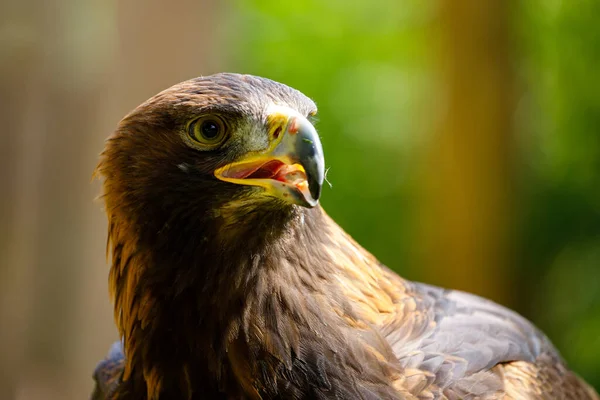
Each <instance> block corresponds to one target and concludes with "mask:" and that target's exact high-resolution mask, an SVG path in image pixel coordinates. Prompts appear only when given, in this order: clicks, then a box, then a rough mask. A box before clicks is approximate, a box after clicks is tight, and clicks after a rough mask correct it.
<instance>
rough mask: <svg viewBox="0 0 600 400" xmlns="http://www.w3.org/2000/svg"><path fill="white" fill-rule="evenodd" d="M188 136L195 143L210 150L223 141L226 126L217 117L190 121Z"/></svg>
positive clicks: (225, 134) (212, 116) (225, 135)
mask: <svg viewBox="0 0 600 400" xmlns="http://www.w3.org/2000/svg"><path fill="white" fill-rule="evenodd" d="M188 134H189V136H190V138H192V140H194V141H195V142H197V143H199V144H201V145H203V146H205V147H208V148H210V149H212V148H215V147H217V146H219V145H220V144H221V143H223V142H224V141H225V139H226V137H227V125H226V124H225V122H224V121H223V120H222V119H221V118H220V117H218V116H214V115H211V116H205V117H200V118H198V119H196V120H194V121H192V123H191V124H190V126H189V128H188Z"/></svg>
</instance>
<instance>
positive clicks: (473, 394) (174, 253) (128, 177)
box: [93, 74, 598, 400]
mask: <svg viewBox="0 0 600 400" xmlns="http://www.w3.org/2000/svg"><path fill="white" fill-rule="evenodd" d="M315 113H316V107H315V105H314V103H313V102H312V101H311V100H310V99H308V98H307V97H306V96H304V95H303V94H301V93H300V92H298V91H296V90H294V89H291V88H289V87H287V86H285V85H282V84H280V83H276V82H273V81H271V80H268V79H264V78H259V77H254V76H249V75H237V74H217V75H213V76H207V77H202V78H197V79H192V80H190V81H187V82H183V83H180V84H178V85H175V86H173V87H171V88H169V89H167V90H165V91H164V92H162V93H159V94H158V95H156V96H154V97H153V98H151V99H150V100H148V101H147V102H145V103H144V104H142V105H140V106H139V107H138V108H137V109H135V110H134V111H133V112H132V113H130V114H129V115H127V116H126V117H125V118H124V119H123V120H122V121H121V123H120V124H119V126H118V127H117V129H116V131H115V133H114V134H113V135H112V136H111V137H110V138H109V140H108V141H107V143H106V148H105V149H104V151H103V153H102V155H101V159H100V164H99V166H98V174H99V175H100V176H101V177H102V179H103V184H104V186H103V188H104V189H103V199H104V202H105V205H106V212H107V216H108V220H109V244H108V246H109V251H110V253H111V255H112V257H111V260H112V266H111V272H110V280H109V284H110V289H111V293H112V297H113V300H114V307H115V319H116V324H117V327H118V329H119V333H120V336H121V338H122V340H121V341H120V342H119V343H116V344H115V345H114V346H113V348H112V349H111V351H110V353H109V355H108V356H107V358H106V359H105V360H104V361H102V362H101V363H100V364H99V365H98V367H97V368H96V372H95V374H94V376H95V379H96V382H97V384H96V389H95V392H94V394H93V399H98V400H100V399H135V400H138V399H149V400H158V399H206V398H211V399H213V398H214V399H288V398H290V399H330V398H331V399H573V400H575V399H577V400H581V399H597V398H598V396H597V394H596V393H595V392H594V390H593V389H592V388H591V387H589V386H588V385H586V383H585V382H583V381H582V380H581V379H579V378H578V377H577V376H576V375H575V374H574V373H573V372H571V371H570V370H569V369H568V368H567V367H566V365H565V363H564V361H563V360H562V359H561V358H560V356H559V354H558V352H557V351H556V349H555V348H554V347H553V346H552V344H551V343H550V342H549V340H548V339H547V338H546V337H545V336H544V335H543V333H541V332H540V331H539V330H537V329H536V328H535V327H534V326H533V325H532V324H531V323H529V322H528V321H527V320H525V319H524V318H522V317H521V316H519V315H518V314H516V313H514V312H512V311H510V310H508V309H506V308H503V307H501V306H499V305H497V304H495V303H493V302H491V301H488V300H485V299H482V298H479V297H477V296H474V295H470V294H467V293H463V292H458V291H453V290H445V289H441V288H437V287H433V286H429V285H426V284H421V283H415V282H410V281H406V280H404V279H402V278H400V277H399V276H398V275H396V274H395V273H394V272H392V271H390V270H389V269H387V268H386V267H385V266H383V265H382V264H381V263H379V262H378V261H377V259H376V258H375V257H374V256H372V255H371V254H369V253H368V252H367V251H365V250H364V249H363V248H361V247H360V246H359V245H358V244H357V243H356V242H354V241H353V240H352V238H350V237H349V236H348V235H347V234H346V233H345V232H344V231H343V230H342V229H341V228H340V227H339V226H338V225H337V224H336V223H335V222H334V221H333V220H331V219H330V218H329V217H328V216H327V215H326V214H325V212H324V211H323V209H322V208H321V207H320V206H319V205H318V201H319V197H320V194H321V185H322V184H323V179H324V157H323V149H322V147H321V143H320V140H319V136H318V134H317V132H316V130H315V128H314V126H313V124H312V118H313V116H314V115H315Z"/></svg>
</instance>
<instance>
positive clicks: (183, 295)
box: [109, 207, 339, 399]
mask: <svg viewBox="0 0 600 400" xmlns="http://www.w3.org/2000/svg"><path fill="white" fill-rule="evenodd" d="M109 218H110V232H109V245H110V246H111V247H112V258H113V263H112V269H111V274H110V286H111V289H112V293H113V296H114V302H115V316H116V320H117V325H118V327H119V329H120V333H121V335H122V337H123V340H124V346H125V354H126V356H127V364H126V368H125V371H124V380H125V381H129V382H130V384H131V385H132V387H135V386H139V387H142V386H144V385H145V386H146V387H145V388H141V389H140V390H146V391H147V396H148V398H149V399H153V398H158V396H159V394H160V393H165V392H169V393H171V392H173V391H176V392H177V393H180V394H183V395H187V396H188V397H189V396H191V394H190V393H191V392H192V390H193V388H192V385H191V381H190V379H189V376H190V374H193V376H194V377H198V376H202V375H205V376H213V377H219V378H220V379H217V380H219V381H220V382H221V383H222V384H224V385H226V383H225V382H226V381H227V379H228V376H231V375H233V374H235V371H231V370H230V368H229V367H228V366H227V362H226V360H225V359H226V358H227V357H228V352H229V353H231V349H230V348H228V347H229V346H233V343H235V342H236V339H237V338H239V337H241V336H244V335H246V336H247V335H248V332H249V330H250V329H249V325H250V324H253V323H254V321H253V320H252V319H253V318H260V317H261V314H263V315H269V314H271V313H272V311H273V310H271V309H270V308H273V307H282V308H284V309H285V310H279V311H281V313H284V314H285V313H287V314H290V315H291V314H294V315H300V314H302V313H300V312H296V311H294V310H293V309H294V307H296V305H294V304H292V303H294V302H295V300H294V296H295V295H291V294H290V293H291V292H292V290H288V288H294V287H295V288H298V287H305V288H307V289H308V290H309V291H312V292H314V291H317V290H319V288H320V287H321V286H320V284H319V282H324V281H326V280H327V277H328V274H330V273H332V272H333V268H335V262H334V260H332V259H331V257H330V255H329V253H328V252H327V251H326V250H325V249H326V248H327V245H328V243H330V242H331V241H332V235H331V232H328V230H331V229H333V230H339V228H338V227H337V225H335V224H334V223H333V222H331V220H330V219H329V218H328V217H327V216H326V215H325V213H324V212H323V210H322V209H321V208H320V207H319V208H315V209H303V208H302V209H301V208H296V207H294V208H288V209H281V210H277V211H273V210H271V211H269V212H262V213H261V212H254V213H250V214H248V215H247V216H246V218H245V219H244V221H242V220H239V219H235V218H233V217H232V216H231V215H229V216H228V215H218V216H214V217H212V218H210V219H206V220H203V221H193V220H189V219H188V220H180V221H177V220H173V221H170V223H168V224H167V223H164V224H163V225H162V228H161V229H160V230H157V229H156V227H155V226H152V224H145V225H144V224H140V223H137V224H134V223H129V222H127V220H125V219H119V218H118V215H111V216H109ZM145 229H147V230H150V231H147V230H145ZM316 265H319V266H320V268H319V269H316V268H313V266H316ZM295 292H298V291H297V290H296V291H295ZM274 295H276V296H279V300H278V302H276V303H274V302H272V301H270V300H269V298H270V297H271V296H274ZM288 303H289V304H288ZM257 313H258V314H259V315H256V314H257ZM308 315H310V313H309V314H308ZM306 318H309V317H306ZM296 319H297V321H295V323H302V322H305V323H307V324H308V323H309V322H310V321H300V320H299V319H301V317H299V316H298V317H297V318H296ZM282 334H283V335H286V332H283V333H282ZM287 335H288V336H290V335H291V336H293V335H294V333H293V332H288V333H287ZM246 339H248V338H246ZM281 357H285V355H283V354H282V355H281ZM186 377H187V378H186ZM198 384H199V385H203V386H204V388H205V389H204V390H205V391H206V390H208V389H206V388H207V387H210V385H214V379H211V381H210V382H209V381H207V382H202V380H199V379H197V378H195V379H194V385H198ZM220 389H221V390H222V388H218V387H216V388H214V391H215V393H216V392H217V391H218V390H220ZM129 390H138V389H135V388H130V389H129ZM186 390H187V391H188V392H187V393H186V392H185V391H186ZM228 390H231V388H229V389H228ZM241 390H242V389H241V388H240V391H241Z"/></svg>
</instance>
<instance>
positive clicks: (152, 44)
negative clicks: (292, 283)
mask: <svg viewBox="0 0 600 400" xmlns="http://www.w3.org/2000/svg"><path fill="white" fill-rule="evenodd" d="M599 17H600V2H598V1H594V0H577V1H565V0H511V1H507V0H488V1H479V0H460V1H458V0H427V1H422V0H402V1H391V0H390V1H384V0H369V1H366V0H365V1H347V0H296V1H293V2H280V1H275V0H267V1H251V0H236V1H228V2H221V1H217V0H211V1H198V0H172V1H169V2H166V1H159V0H130V1H115V0H112V1H107V0H91V1H79V0H44V1H42V0H20V1H18V0H8V1H7V0H3V1H2V2H1V3H0V96H1V97H0V102H1V103H0V104H1V107H0V122H1V130H0V132H1V133H0V262H1V264H0V398H2V399H27V400H29V399H32V400H37V399H50V400H52V399H74V400H75V399H82V398H87V396H88V393H89V392H90V390H91V388H92V380H91V373H92V370H93V368H94V366H95V363H96V362H97V361H98V360H99V359H101V358H102V357H103V355H104V354H105V352H106V351H107V349H108V347H109V344H110V343H111V341H113V340H115V339H116V331H115V328H114V324H113V320H112V311H111V305H110V302H109V300H108V293H107V273H108V265H107V263H106V260H105V252H104V251H105V249H104V246H105V236H106V222H105V217H104V215H103V212H102V209H101V204H100V203H99V202H98V201H94V198H95V196H96V195H97V194H98V193H99V183H98V182H92V181H91V174H92V170H93V169H94V167H95V164H96V160H97V156H98V153H99V152H100V151H101V150H102V147H103V141H104V139H105V138H106V137H107V136H108V135H109V134H110V133H111V131H112V129H113V128H114V127H115V126H116V124H117V122H118V121H119V119H120V118H121V117H122V116H124V115H125V114H126V113H127V112H128V111H129V110H131V109H132V108H133V107H135V106H136V105H137V104H139V103H141V102H142V101H144V100H145V99H147V98H148V97H150V96H151V95H153V94H155V93H156V92H158V91H160V90H162V89H164V88H166V87H168V86H170V85H172V84H174V83H177V82H179V81H181V80H185V79H188V78H192V77H195V76H198V75H207V74H211V73H214V72H218V71H234V72H244V73H252V74H257V75H262V76H266V77H269V78H272V79H275V80H278V81H281V82H284V83H287V84H289V85H291V86H293V87H296V88H298V89H300V90H301V91H303V92H304V93H306V94H307V95H309V96H310V97H312V98H313V99H315V101H316V102H317V104H318V106H319V115H320V122H319V123H318V129H319V131H320V133H321V135H322V140H323V144H324V147H325V152H326V160H327V166H328V168H329V171H328V175H327V177H328V180H329V182H330V183H331V187H327V188H326V189H325V191H324V193H323V205H324V207H325V208H326V209H327V211H328V212H329V213H330V214H331V215H332V216H333V217H334V218H335V219H336V220H337V221H338V222H339V223H340V224H341V225H342V226H343V227H344V228H345V229H346V230H347V231H349V232H350V233H351V234H352V235H353V236H354V237H355V238H356V239H357V240H358V241H359V242H360V243H362V244H363V245H364V246H365V247H366V248H367V249H368V250H370V251H371V252H373V253H374V254H376V255H377V256H378V257H379V258H380V259H381V260H382V261H383V262H385V263H386V264H387V265H389V266H390V267H392V268H394V269H395V270H396V271H398V272H399V273H400V274H402V275H403V276H405V277H407V278H410V279H413V280H421V281H427V282H431V283H435V284H438V285H443V286H447V287H453V288H459V289H464V290H469V291H472V292H475V293H477V294H480V295H484V296H488V297H491V298H492V299H494V300H496V301H498V302H500V303H502V304H505V305H507V306H510V307H512V308H515V309H516V310H518V311H519V312H521V313H522V314H524V315H525V316H527V317H528V318H530V319H531V320H533V321H534V322H535V323H536V324H537V325H538V326H539V327H541V328H542V329H543V330H544V331H545V332H547V334H548V335H549V336H550V338H551V339H552V340H553V341H554V343H555V344H556V346H557V347H558V348H559V349H560V351H561V352H562V354H563V355H564V357H565V359H566V360H567V361H568V363H569V365H570V366H572V367H573V368H574V369H575V370H576V371H578V372H579V373H580V374H581V375H582V376H583V377H585V378H586V379H587V380H588V381H589V382H591V383H592V384H593V385H595V386H596V388H600V74H599V67H598V66H599V65H600V24H598V18H599Z"/></svg>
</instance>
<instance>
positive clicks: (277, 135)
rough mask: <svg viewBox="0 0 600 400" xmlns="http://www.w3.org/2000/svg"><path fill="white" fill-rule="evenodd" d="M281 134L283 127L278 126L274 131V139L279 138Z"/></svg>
mask: <svg viewBox="0 0 600 400" xmlns="http://www.w3.org/2000/svg"><path fill="white" fill-rule="evenodd" d="M279 135H281V127H280V126H278V127H277V129H275V132H273V139H278V138H279Z"/></svg>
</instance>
